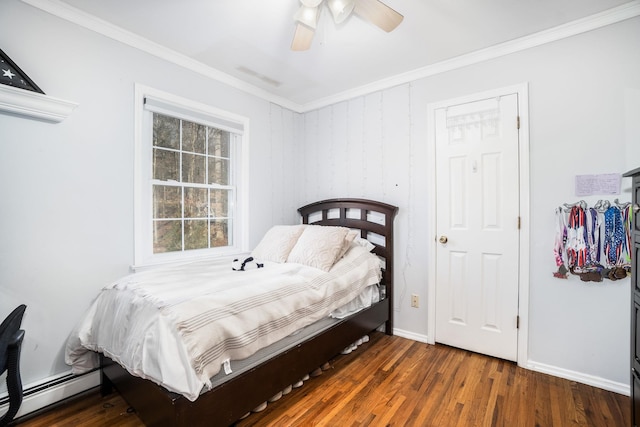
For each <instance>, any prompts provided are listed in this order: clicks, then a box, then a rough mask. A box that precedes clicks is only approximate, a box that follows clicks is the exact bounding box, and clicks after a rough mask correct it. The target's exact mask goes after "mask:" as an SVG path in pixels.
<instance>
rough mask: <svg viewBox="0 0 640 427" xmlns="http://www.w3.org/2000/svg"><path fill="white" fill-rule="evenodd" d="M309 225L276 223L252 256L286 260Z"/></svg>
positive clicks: (270, 259)
mask: <svg viewBox="0 0 640 427" xmlns="http://www.w3.org/2000/svg"><path fill="white" fill-rule="evenodd" d="M306 227H307V226H306V225H304V224H299V225H274V226H273V227H271V229H269V231H267V232H266V234H265V235H264V237H263V238H262V240H261V241H260V243H258V246H256V247H255V249H254V250H253V252H251V256H253V257H254V258H255V259H259V260H260V261H273V262H286V261H287V257H288V256H289V252H291V249H292V248H293V247H294V245H295V244H296V242H297V241H298V238H299V237H300V235H301V234H302V232H303V231H304V229H305V228H306Z"/></svg>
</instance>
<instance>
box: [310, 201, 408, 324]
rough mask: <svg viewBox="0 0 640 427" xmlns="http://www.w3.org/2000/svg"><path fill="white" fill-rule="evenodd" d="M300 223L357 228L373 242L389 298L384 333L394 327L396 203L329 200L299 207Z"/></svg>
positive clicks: (362, 235)
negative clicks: (383, 266) (382, 263)
mask: <svg viewBox="0 0 640 427" xmlns="http://www.w3.org/2000/svg"><path fill="white" fill-rule="evenodd" d="M298 212H300V215H302V222H303V224H314V225H332V226H340V227H347V228H351V229H357V230H360V236H361V237H362V238H363V239H367V240H369V241H370V242H371V243H373V244H374V245H375V249H374V250H373V253H375V254H376V255H378V256H379V257H380V258H382V259H383V260H384V264H385V268H384V269H383V271H382V283H381V284H382V285H384V286H385V288H386V294H387V298H389V321H388V322H387V333H392V330H389V329H391V328H393V265H394V259H393V220H394V218H395V216H396V213H397V212H398V208H397V207H396V206H392V205H389V204H386V203H382V202H377V201H374V200H366V199H328V200H322V201H319V202H315V203H311V204H309V205H306V206H303V207H301V208H299V209H298Z"/></svg>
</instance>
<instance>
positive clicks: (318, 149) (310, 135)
mask: <svg viewBox="0 0 640 427" xmlns="http://www.w3.org/2000/svg"><path fill="white" fill-rule="evenodd" d="M638 40H640V19H638V18H635V19H633V20H628V21H625V22H622V23H619V24H615V25H612V26H608V27H605V28H601V29H599V30H596V31H592V32H589V33H585V34H582V35H579V36H574V37H571V38H569V39H565V40H561V41H558V42H554V43H551V44H548V45H543V46H540V47H536V48H532V49H529V50H527V51H523V52H519V53H516V54H511V55H508V56H505V57H502V58H498V59H494V60H490V61H486V62H483V63H479V64H476V65H473V66H469V67H465V68H463V69H458V70H455V71H450V72H447V73H443V74H440V75H436V76H432V77H428V78H424V79H421V80H418V81H414V82H412V83H410V84H405V85H401V86H398V87H395V88H392V89H388V90H384V91H382V92H378V93H374V94H370V95H367V96H363V97H359V98H356V99H353V100H350V101H348V102H343V103H339V104H336V105H332V106H329V107H325V108H322V109H320V110H318V111H313V112H309V113H306V114H305V115H304V125H303V128H302V132H303V138H302V141H303V142H304V153H303V164H304V170H303V176H302V178H301V182H302V184H303V186H302V188H301V191H300V195H299V197H300V202H301V203H306V202H309V201H312V200H316V199H319V198H323V197H328V196H331V197H347V196H356V197H368V198H374V199H379V200H382V201H385V202H388V203H391V204H395V205H397V206H399V207H400V210H399V215H398V218H397V220H396V225H397V229H398V239H397V244H396V251H397V253H398V261H397V264H396V272H397V273H396V277H395V279H396V287H397V290H396V292H397V296H398V297H397V299H396V304H395V310H396V317H395V319H396V323H395V327H396V328H398V329H399V330H401V331H402V332H403V333H405V334H408V335H416V336H418V337H420V336H422V337H424V338H425V339H426V335H427V312H426V307H427V300H426V298H427V294H426V287H427V274H428V271H429V268H430V266H429V265H427V260H428V250H429V244H428V242H429V241H432V239H433V238H434V236H430V235H429V234H428V233H429V231H428V229H427V222H428V219H429V218H428V217H427V212H428V209H427V206H426V201H427V199H428V196H429V194H428V186H427V182H428V180H429V179H430V176H429V171H428V170H427V165H428V160H429V159H428V153H429V150H428V147H427V146H426V145H427V127H426V126H427V125H426V120H427V105H428V104H429V103H432V102H438V101H442V100H445V99H450V98H456V97H460V96H463V95H468V94H472V93H477V92H482V91H486V90H490V89H497V88H502V87H507V86H512V85H517V84H520V83H523V82H528V83H529V101H530V102H529V111H530V153H529V156H530V169H531V170H530V205H531V212H530V217H531V224H530V226H531V240H530V248H529V249H530V260H529V263H530V277H529V279H530V295H529V301H530V305H529V319H528V326H529V342H528V344H529V351H528V356H529V360H528V361H525V362H526V363H528V364H529V365H530V366H531V367H534V368H536V369H540V370H547V371H551V372H554V373H557V374H563V375H564V376H567V374H568V376H573V377H578V378H582V379H584V378H587V379H589V380H591V382H592V383H596V384H601V385H603V386H606V387H608V388H611V389H615V390H620V389H625V388H626V387H628V384H629V323H630V313H629V312H630V310H629V306H630V290H629V280H628V279H625V280H622V281H617V282H611V281H606V282H604V283H602V284H593V283H584V282H581V281H580V280H579V279H578V278H577V277H571V278H570V279H569V280H560V279H555V278H553V277H552V272H553V271H554V270H555V269H556V267H555V263H554V258H553V254H552V248H553V241H554V209H555V207H556V206H558V205H560V204H561V203H564V202H573V201H577V198H576V197H575V196H574V187H573V185H574V184H573V183H574V176H575V175H578V174H597V173H623V172H625V171H627V170H629V169H632V168H635V167H638V166H640V155H639V151H638V150H640V142H639V141H640V129H639V125H638V123H639V122H638V119H637V117H638V105H639V104H640V97H639V92H638V90H639V89H640V45H639V44H638ZM627 181H628V180H625V181H624V185H623V192H622V194H621V195H620V196H618V197H619V198H620V200H623V201H624V200H629V197H630V196H629V192H628V187H629V183H628V182H627ZM605 198H606V197H605ZM613 198H614V197H612V198H610V199H611V200H613ZM597 199H598V197H596V198H595V199H594V200H593V201H592V202H595V201H596V200H597ZM413 293H416V294H418V295H419V296H420V301H421V306H420V308H419V309H415V308H411V307H410V301H409V295H410V294H413ZM591 377H593V378H591Z"/></svg>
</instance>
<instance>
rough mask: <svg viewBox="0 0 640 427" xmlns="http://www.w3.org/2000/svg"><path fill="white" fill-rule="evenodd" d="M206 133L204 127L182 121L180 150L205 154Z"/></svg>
mask: <svg viewBox="0 0 640 427" xmlns="http://www.w3.org/2000/svg"><path fill="white" fill-rule="evenodd" d="M206 132H207V128H206V126H204V125H199V124H197V123H192V122H186V121H184V120H183V121H182V150H183V151H191V152H194V153H200V154H205V151H204V148H205V144H206Z"/></svg>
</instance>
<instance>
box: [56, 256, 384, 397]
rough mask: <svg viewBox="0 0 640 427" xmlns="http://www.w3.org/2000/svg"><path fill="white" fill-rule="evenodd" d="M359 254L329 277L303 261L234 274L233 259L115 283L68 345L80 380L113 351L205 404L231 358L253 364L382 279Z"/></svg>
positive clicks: (374, 264) (129, 365) (140, 372)
mask: <svg viewBox="0 0 640 427" xmlns="http://www.w3.org/2000/svg"><path fill="white" fill-rule="evenodd" d="M380 274H381V273H380V262H379V260H378V258H377V257H376V256H375V255H372V254H371V253H369V252H367V250H365V249H364V248H361V247H352V248H351V249H350V250H349V251H348V252H347V253H346V254H345V256H344V257H343V258H342V259H341V260H340V261H338V262H337V263H336V264H335V265H334V266H333V268H332V269H331V270H330V271H329V272H328V273H326V272H323V271H321V270H318V269H315V268H311V267H306V266H303V265H301V264H294V263H282V264H279V263H270V262H266V263H265V266H264V268H260V269H254V270H249V271H233V270H232V269H231V263H230V260H228V259H223V260H217V261H211V260H208V261H199V262H193V263H188V264H180V265H177V266H171V267H162V268H157V269H154V270H148V271H144V272H140V273H134V274H131V275H129V276H126V277H124V278H122V279H121V280H119V281H117V282H115V283H113V284H111V285H109V286H106V287H105V288H104V289H103V290H102V291H101V293H100V294H99V296H98V297H97V299H96V300H95V301H94V303H93V304H92V305H91V307H90V308H89V310H88V312H87V314H86V315H85V317H84V319H83V320H82V322H81V323H80V324H79V325H78V326H77V328H76V330H74V332H73V333H72V335H71V336H70V338H69V341H68V343H67V348H66V355H65V360H66V362H67V363H68V364H69V365H71V366H72V371H73V372H74V373H83V372H86V371H88V370H90V369H94V368H95V367H97V366H98V357H97V354H96V353H95V352H103V353H104V354H105V355H107V356H109V357H110V358H112V359H113V360H115V361H117V362H118V363H120V364H121V365H122V366H124V367H125V368H126V369H127V370H128V371H129V372H130V373H132V374H133V375H137V376H139V377H142V378H147V379H150V380H152V381H154V382H156V383H158V384H160V385H162V386H164V387H166V388H167V389H169V390H171V391H174V392H177V393H181V394H183V395H184V396H185V397H187V398H188V399H189V400H192V401H193V400H195V399H196V398H197V397H198V395H199V394H200V392H201V391H202V389H203V387H205V388H209V387H210V386H211V383H210V380H209V378H211V377H212V376H213V375H215V374H216V373H218V371H220V369H221V366H222V364H223V363H224V362H225V361H226V360H235V359H243V358H246V357H248V356H250V355H251V354H253V353H254V352H255V351H257V350H259V349H260V348H262V347H265V346H267V345H269V344H272V343H274V342H276V341H278V340H279V339H281V338H284V337H286V336H288V335H290V334H292V333H293V332H295V331H296V330H298V329H301V328H303V327H305V326H307V325H309V324H311V323H313V322H315V321H317V320H319V319H321V318H323V317H326V316H329V315H330V313H331V312H332V311H334V310H336V309H338V308H339V307H342V306H344V305H345V304H347V303H348V302H350V301H351V300H353V299H354V298H356V297H357V296H358V295H359V294H360V293H361V292H362V291H363V290H364V289H365V288H367V287H368V286H370V285H373V284H375V283H378V282H379V281H380Z"/></svg>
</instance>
